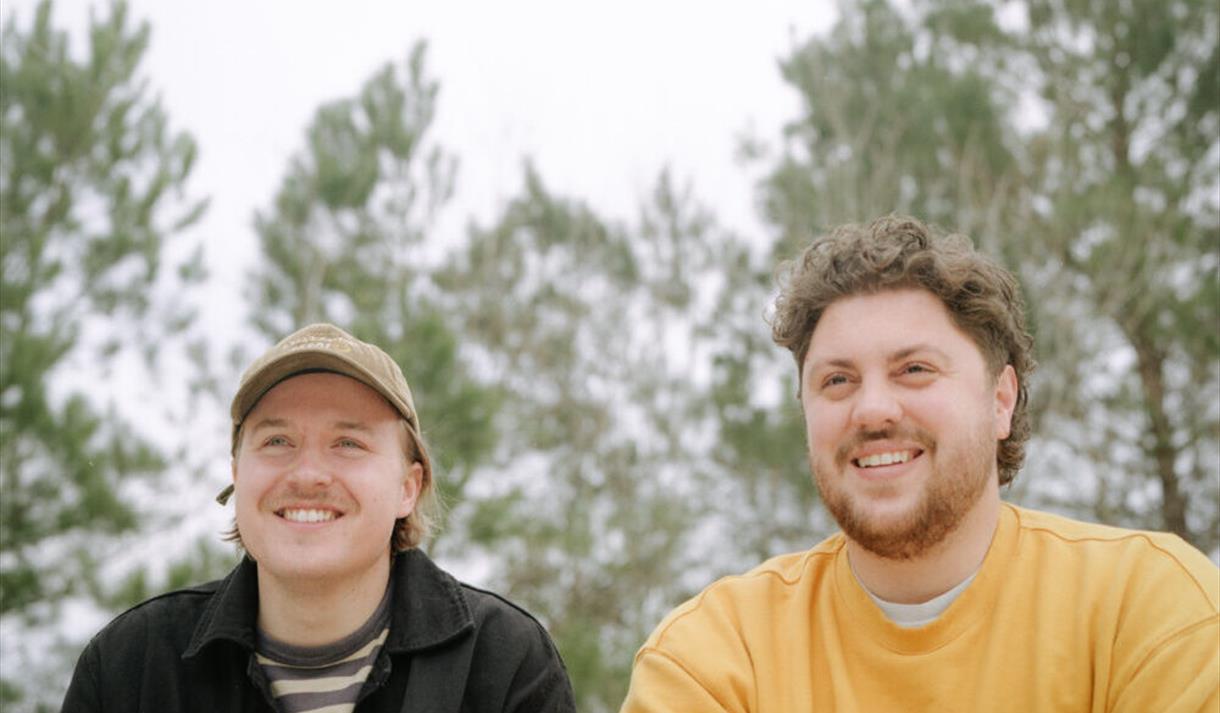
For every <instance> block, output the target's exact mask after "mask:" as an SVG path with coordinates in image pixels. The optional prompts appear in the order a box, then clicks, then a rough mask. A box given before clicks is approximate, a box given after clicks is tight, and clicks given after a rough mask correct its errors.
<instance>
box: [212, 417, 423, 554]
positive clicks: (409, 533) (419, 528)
mask: <svg viewBox="0 0 1220 713" xmlns="http://www.w3.org/2000/svg"><path fill="white" fill-rule="evenodd" d="M244 425H245V424H242V426H244ZM398 425H399V428H400V429H401V432H402V437H403V447H404V449H405V452H406V457H407V463H419V464H420V465H421V466H422V467H423V469H424V475H423V480H422V481H421V482H420V486H419V497H418V498H416V500H415V508H414V509H413V510H412V511H411V514H409V515H407V516H406V517H400V518H398V519H397V520H395V521H394V532H393V534H392V535H390V551H391V552H395V553H398V552H405V551H406V550H409V549H411V548H413V547H418V546H419V545H421V544H423V542H424V540H426V539H428V536H429V535H430V534H432V528H433V526H434V525H435V524H436V523H437V521H438V520H439V519H440V514H441V504H440V498H439V497H438V496H437V494H436V487H435V485H434V483H433V480H432V458H431V457H429V455H428V445H427V443H425V442H424V439H423V436H421V435H419V434H417V433H416V432H415V429H413V428H412V427H411V424H409V423H407V421H405V420H404V419H401V418H400V419H399V420H398ZM242 426H239V427H238V428H237V430H236V432H234V434H233V445H232V452H231V454H230V455H231V456H232V457H233V458H234V459H235V460H236V458H237V450H238V448H240V447H241V441H242V436H243V435H244V434H245V431H244V429H243V427H242ZM222 538H223V539H224V540H225V541H226V542H235V543H237V546H238V547H240V548H241V549H242V551H245V546H244V545H243V544H242V541H241V532H240V531H239V530H238V529H237V518H236V517H234V518H233V524H232V526H230V527H229V529H228V530H226V531H225V532H224V534H223V535H222Z"/></svg>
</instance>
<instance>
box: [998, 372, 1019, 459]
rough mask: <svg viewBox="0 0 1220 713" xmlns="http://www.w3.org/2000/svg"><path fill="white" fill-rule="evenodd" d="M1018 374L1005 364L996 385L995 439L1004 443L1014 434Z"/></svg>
mask: <svg viewBox="0 0 1220 713" xmlns="http://www.w3.org/2000/svg"><path fill="white" fill-rule="evenodd" d="M1018 391H1019V389H1018V388H1017V372H1016V370H1015V369H1013V368H1012V364H1005V365H1004V369H1003V370H1001V371H1000V375H999V377H998V378H997V379H996V383H995V438H996V440H997V441H1002V440H1004V439H1005V438H1008V436H1009V434H1011V433H1012V412H1013V411H1014V410H1015V409H1016V408H1017V393H1018Z"/></svg>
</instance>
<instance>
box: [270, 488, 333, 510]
mask: <svg viewBox="0 0 1220 713" xmlns="http://www.w3.org/2000/svg"><path fill="white" fill-rule="evenodd" d="M347 503H348V500H347V498H345V497H343V496H342V495H341V494H339V493H335V492H332V491H331V490H318V489H314V488H309V489H306V488H299V487H296V486H293V485H289V486H288V487H286V488H284V489H283V491H281V492H278V493H275V495H274V496H273V497H271V498H269V499H268V507H270V509H272V510H282V509H284V508H286V507H289V506H305V507H326V508H330V509H332V510H338V511H340V512H346V511H347V509H348V508H347Z"/></svg>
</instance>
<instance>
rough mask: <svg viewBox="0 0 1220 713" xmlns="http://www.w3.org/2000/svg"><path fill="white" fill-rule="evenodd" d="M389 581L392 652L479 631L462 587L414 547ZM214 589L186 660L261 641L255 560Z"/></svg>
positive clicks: (388, 646) (389, 643) (251, 647)
mask: <svg viewBox="0 0 1220 713" xmlns="http://www.w3.org/2000/svg"><path fill="white" fill-rule="evenodd" d="M390 580H391V582H392V584H393V587H394V592H393V595H392V596H393V598H394V599H393V604H392V608H391V612H390V635H389V637H388V638H387V639H386V643H385V645H384V648H385V650H386V651H388V652H389V653H409V652H412V651H418V650H421V649H426V648H430V647H433V646H437V645H440V644H443V643H445V642H447V641H449V640H451V639H454V638H457V637H459V636H461V635H463V634H465V633H467V632H469V631H471V630H473V629H474V616H473V615H472V614H471V612H470V604H469V603H468V602H467V601H466V595H465V594H464V593H463V592H462V585H461V584H459V583H458V581H457V580H456V579H454V578H453V577H452V576H451V575H449V573H447V572H445V571H444V570H442V569H441V568H440V567H437V566H436V564H435V563H434V562H433V561H432V560H431V559H429V558H428V556H427V555H425V554H424V553H423V552H421V551H419V550H417V549H412V550H408V551H406V552H402V553H399V554H397V555H395V556H394V558H393V562H392V565H391V569H390ZM205 586H207V585H205ZM210 588H213V594H212V597H211V599H210V600H209V601H208V604H207V606H206V607H205V608H204V611H203V615H202V616H201V617H200V618H199V623H198V624H197V625H196V626H195V632H194V634H193V635H192V636H191V641H190V644H189V645H188V646H187V648H186V652H185V653H183V655H182V657H183V658H191V657H193V656H195V655H197V654H198V653H199V652H200V651H201V650H202V649H203V648H204V647H205V646H207V645H208V644H211V643H213V642H215V641H220V640H227V641H232V642H234V643H236V644H237V645H239V646H241V647H242V648H244V649H246V650H248V651H253V650H254V646H255V641H257V638H258V637H257V633H256V630H255V627H256V622H257V620H258V567H257V565H256V564H255V563H254V560H252V559H250V558H249V557H243V558H242V560H241V562H240V563H238V565H237V567H235V568H234V569H233V571H232V572H230V573H229V575H228V576H227V577H225V578H224V579H222V580H220V581H219V582H217V583H215V585H212V587H210Z"/></svg>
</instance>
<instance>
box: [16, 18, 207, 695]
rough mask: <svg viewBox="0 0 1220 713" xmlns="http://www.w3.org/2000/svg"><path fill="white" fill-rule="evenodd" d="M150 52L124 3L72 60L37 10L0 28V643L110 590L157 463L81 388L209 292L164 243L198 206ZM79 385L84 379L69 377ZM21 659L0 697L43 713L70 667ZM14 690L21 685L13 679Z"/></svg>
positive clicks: (189, 161) (194, 263)
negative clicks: (144, 63) (121, 539)
mask: <svg viewBox="0 0 1220 713" xmlns="http://www.w3.org/2000/svg"><path fill="white" fill-rule="evenodd" d="M148 38H149V30H148V27H147V26H146V25H142V24H133V23H132V22H131V20H130V18H129V16H128V12H127V7H126V5H125V4H124V3H121V2H118V3H114V4H113V5H111V7H110V8H109V11H108V12H107V13H105V14H104V15H103V16H101V17H93V18H92V19H91V22H90V26H89V29H88V36H87V39H88V43H87V46H86V47H85V48H84V52H83V54H82V53H75V54H74V53H73V52H72V51H71V50H72V47H71V46H70V42H69V38H68V36H67V34H66V33H64V32H62V31H60V30H58V29H56V28H55V27H54V26H53V24H52V19H51V4H50V3H49V2H42V3H40V4H39V5H38V7H37V9H36V10H35V12H34V15H33V17H31V18H28V22H27V23H26V24H24V25H23V24H21V23H19V22H18V21H17V18H16V17H15V16H14V15H12V14H10V16H9V18H8V20H6V22H5V24H4V27H3V41H2V42H0V265H2V266H3V280H0V492H2V494H3V496H2V497H0V617H2V618H3V620H4V622H5V628H6V631H16V630H18V629H17V628H14V627H34V628H37V627H40V626H49V625H50V623H51V622H53V621H55V619H56V617H57V614H58V612H59V606H60V603H61V602H62V600H63V599H64V598H66V597H70V596H81V597H88V596H91V595H95V594H98V593H99V592H101V591H102V590H104V589H105V588H106V585H105V584H104V583H103V582H101V581H100V579H99V576H98V558H97V556H95V555H96V554H100V553H103V552H105V551H107V545H108V543H111V542H113V541H114V539H115V538H116V537H117V536H118V535H120V534H121V533H130V532H132V531H133V530H135V529H136V528H137V527H138V526H139V524H140V522H141V520H140V513H138V512H137V511H136V510H135V509H134V508H133V507H132V505H131V504H130V502H129V501H128V500H127V498H126V497H125V495H124V493H125V488H126V485H127V484H128V483H130V482H132V481H136V480H141V481H144V482H149V481H151V480H153V479H155V478H156V477H158V476H160V475H161V474H162V473H163V472H164V471H165V470H166V469H167V461H166V457H165V454H164V452H163V451H162V450H161V448H160V447H158V446H157V445H155V444H154V443H152V442H151V441H149V440H148V439H147V438H145V437H144V436H143V435H142V434H141V433H140V430H139V428H138V427H137V426H135V425H133V424H130V423H127V422H126V421H125V419H124V418H123V417H121V416H120V415H119V414H118V412H117V409H116V408H115V406H114V405H112V404H107V403H106V402H105V397H101V396H99V395H98V394H97V393H93V392H91V391H89V390H87V389H86V388H85V386H84V384H86V383H87V381H88V380H100V379H104V378H106V375H107V374H108V370H109V369H110V368H111V366H112V364H114V363H115V362H116V361H117V360H118V359H119V358H120V357H121V356H122V355H123V354H125V353H126V354H133V353H134V355H135V356H136V357H137V358H139V359H141V360H143V362H144V363H145V365H146V366H150V367H151V365H152V362H154V361H155V359H156V353H157V351H158V345H159V344H160V343H161V340H162V339H164V338H165V337H167V336H172V335H174V334H177V333H179V332H181V330H182V329H183V328H184V326H185V324H186V323H188V322H189V320H190V319H191V314H190V313H189V311H187V310H186V309H185V308H184V306H183V304H182V303H181V302H179V301H175V300H168V301H165V300H159V298H158V297H157V295H158V294H161V293H163V292H164V291H166V290H170V289H174V290H177V291H178V292H179V294H180V293H181V291H182V289H183V288H185V287H189V286H191V285H192V284H196V283H197V282H198V281H199V280H200V279H202V278H203V273H202V268H201V265H202V253H201V252H199V251H196V252H195V254H194V255H192V256H187V257H186V258H185V259H180V258H178V257H174V255H173V250H174V248H176V246H177V245H178V243H177V242H175V241H174V239H175V237H176V234H177V233H178V232H179V231H181V230H183V229H184V228H186V227H188V226H190V225H191V224H192V223H193V222H194V221H195V220H196V219H198V217H199V216H200V215H201V214H202V212H203V210H204V209H205V207H206V203H205V202H203V201H193V200H190V199H188V198H186V196H185V195H184V194H185V184H186V181H187V178H188V176H189V174H190V172H191V169H192V167H193V165H194V161H195V157H196V148H195V144H194V142H193V141H192V140H191V138H190V137H189V136H187V135H185V134H182V133H178V132H175V131H174V130H172V129H171V128H170V125H169V122H168V119H167V117H166V115H165V113H164V111H163V110H162V108H161V106H160V104H159V102H158V101H157V100H156V99H155V98H152V97H150V96H149V95H148V90H147V86H146V82H145V81H144V80H143V79H142V78H141V76H140V75H139V72H138V69H139V65H140V62H141V60H142V58H143V56H144V52H145V50H146V49H147V46H148ZM79 370H85V373H84V374H83V377H84V378H82V377H81V376H80V375H76V374H74V373H73V372H75V371H79ZM72 384H78V385H76V386H73V385H72ZM51 562H53V563H54V566H48V563H51ZM107 603H108V602H107V598H106V597H101V598H100V599H99V600H98V604H99V605H101V606H105V605H106V604H107ZM73 643H75V642H71V643H68V644H67V647H68V648H69V649H70V648H72V644H73ZM20 645H21V642H19V641H8V642H6V644H5V649H4V650H5V652H6V653H5V661H6V665H5V676H6V679H5V680H4V681H3V682H0V698H2V699H3V700H4V702H5V703H6V705H7V704H11V703H16V702H18V701H25V703H26V704H27V705H30V706H35V707H37V708H38V709H42V708H46V709H47V710H50V705H51V704H49V703H48V702H47V700H46V699H47V698H48V697H55V696H57V695H59V691H56V690H54V685H52V686H50V687H47V688H46V689H45V690H43V689H42V687H40V686H38V685H36V684H35V683H32V682H36V681H37V680H39V679H40V678H41V677H48V678H52V679H54V680H55V685H61V683H62V680H61V679H62V678H63V677H64V676H65V675H66V674H64V673H63V671H62V670H60V669H56V670H55V671H54V672H53V673H52V672H51V668H54V667H55V666H59V665H67V664H68V661H67V656H70V655H71V651H68V650H64V651H62V652H60V651H59V648H55V649H54V650H47V651H42V652H40V655H41V657H42V659H43V660H42V661H41V663H39V662H32V661H29V660H19V658H17V657H16V656H15V655H14V653H13V652H14V651H15V650H16V649H14V648H12V647H17V646H20ZM61 648H62V647H61ZM57 652H58V653H57ZM61 654H62V656H63V657H64V660H63V661H62V662H60V660H59V658H57V657H59V656H60V655H61ZM27 666H34V667H37V666H43V667H45V668H46V670H45V671H42V672H41V673H39V672H38V671H35V670H34V669H32V668H26V667H27ZM14 673H20V676H19V677H18V678H12V679H9V678H8V677H9V676H11V675H13V674H14ZM44 674H45V676H44ZM40 701H41V702H40Z"/></svg>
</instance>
